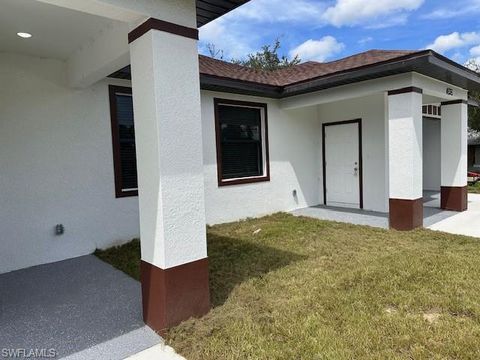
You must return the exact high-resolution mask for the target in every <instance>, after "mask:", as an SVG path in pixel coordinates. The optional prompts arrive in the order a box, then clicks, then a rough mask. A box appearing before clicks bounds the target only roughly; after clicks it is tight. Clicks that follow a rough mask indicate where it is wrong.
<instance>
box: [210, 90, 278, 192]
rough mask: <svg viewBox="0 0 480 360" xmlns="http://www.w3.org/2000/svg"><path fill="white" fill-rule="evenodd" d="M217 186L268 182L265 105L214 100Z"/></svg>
mask: <svg viewBox="0 0 480 360" xmlns="http://www.w3.org/2000/svg"><path fill="white" fill-rule="evenodd" d="M215 129H216V138H217V173H218V184H219V185H220V186H224V185H233V184H245V183H250V182H259V181H269V180H270V173H269V172H270V169H269V168H270V166H269V161H268V131H267V129H268V128H267V104H260V103H250V102H243V101H233V100H224V99H215Z"/></svg>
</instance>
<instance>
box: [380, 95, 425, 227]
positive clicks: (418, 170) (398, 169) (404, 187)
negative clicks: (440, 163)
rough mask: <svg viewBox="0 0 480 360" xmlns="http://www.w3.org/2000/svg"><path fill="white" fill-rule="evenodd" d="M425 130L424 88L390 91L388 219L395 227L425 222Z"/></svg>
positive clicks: (412, 225) (419, 225)
mask: <svg viewBox="0 0 480 360" xmlns="http://www.w3.org/2000/svg"><path fill="white" fill-rule="evenodd" d="M422 131H423V123H422V89H419V88H416V87H408V88H403V89H397V90H392V91H389V92H388V150H389V161H388V166H389V192H390V194H389V208H390V210H389V221H390V227H391V228H393V229H397V230H412V229H414V228H417V227H421V226H423V181H422V180H423V144H422V141H423V139H422Z"/></svg>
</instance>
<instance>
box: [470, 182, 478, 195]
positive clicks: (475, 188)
mask: <svg viewBox="0 0 480 360" xmlns="http://www.w3.org/2000/svg"><path fill="white" fill-rule="evenodd" d="M468 192H469V193H473V194H480V181H479V182H477V183H476V184H474V185H468Z"/></svg>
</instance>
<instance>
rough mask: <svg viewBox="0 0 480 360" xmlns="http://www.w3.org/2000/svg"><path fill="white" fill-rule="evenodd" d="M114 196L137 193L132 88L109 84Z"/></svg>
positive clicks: (134, 194)
mask: <svg viewBox="0 0 480 360" xmlns="http://www.w3.org/2000/svg"><path fill="white" fill-rule="evenodd" d="M109 89H110V117H111V120H112V144H113V166H114V172H115V194H116V197H125V196H136V195H138V183H137V158H136V152H135V129H134V126H133V124H134V123H133V102H132V89H131V88H128V87H121V86H113V85H110V87H109Z"/></svg>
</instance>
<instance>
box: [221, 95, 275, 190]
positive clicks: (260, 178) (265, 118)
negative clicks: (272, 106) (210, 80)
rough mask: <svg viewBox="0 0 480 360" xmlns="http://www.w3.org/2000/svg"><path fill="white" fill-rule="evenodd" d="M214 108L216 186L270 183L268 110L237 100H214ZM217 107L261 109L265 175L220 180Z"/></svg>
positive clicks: (261, 105) (261, 104)
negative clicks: (235, 106) (263, 132)
mask: <svg viewBox="0 0 480 360" xmlns="http://www.w3.org/2000/svg"><path fill="white" fill-rule="evenodd" d="M213 102H214V107H215V139H216V148H217V180H218V186H229V185H239V184H251V183H257V182H264V181H270V157H269V150H268V148H269V146H268V108H267V104H266V103H256V102H250V101H239V100H230V99H220V98H214V99H213ZM219 105H238V106H245V107H253V108H261V109H263V113H264V116H263V121H264V125H263V126H264V129H265V139H264V146H265V172H266V173H265V174H264V175H262V176H255V177H248V178H238V179H231V180H224V179H223V178H222V138H221V131H220V116H219V114H218V106H219Z"/></svg>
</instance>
